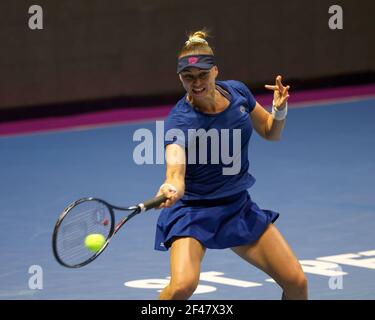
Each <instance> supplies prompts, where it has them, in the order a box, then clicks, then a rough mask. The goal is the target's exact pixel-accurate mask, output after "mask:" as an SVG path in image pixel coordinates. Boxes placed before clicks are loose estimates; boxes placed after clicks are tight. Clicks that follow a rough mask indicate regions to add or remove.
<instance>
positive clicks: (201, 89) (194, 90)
mask: <svg viewBox="0 0 375 320" xmlns="http://www.w3.org/2000/svg"><path fill="white" fill-rule="evenodd" d="M192 91H193V93H194V95H196V96H199V95H201V94H203V92H205V91H206V88H197V89H193V90H192Z"/></svg>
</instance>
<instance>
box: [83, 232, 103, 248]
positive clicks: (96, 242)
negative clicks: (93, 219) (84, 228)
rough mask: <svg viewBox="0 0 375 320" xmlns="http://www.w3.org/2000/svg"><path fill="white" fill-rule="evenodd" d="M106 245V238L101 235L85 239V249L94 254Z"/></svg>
mask: <svg viewBox="0 0 375 320" xmlns="http://www.w3.org/2000/svg"><path fill="white" fill-rule="evenodd" d="M104 244H105V238H104V236H103V235H102V234H100V233H93V234H89V235H88V236H87V237H86V238H85V247H86V248H87V249H89V250H90V251H92V252H97V251H99V250H100V249H101V248H102V247H103V245H104Z"/></svg>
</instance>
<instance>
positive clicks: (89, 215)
mask: <svg viewBox="0 0 375 320" xmlns="http://www.w3.org/2000/svg"><path fill="white" fill-rule="evenodd" d="M166 199H167V198H166V197H165V196H164V195H161V196H158V197H155V198H152V199H150V200H147V201H145V202H143V203H139V204H138V205H135V206H131V207H117V206H113V205H111V204H109V203H108V202H106V201H104V200H101V199H97V198H92V197H90V198H82V199H79V200H77V201H75V202H73V203H71V204H70V205H69V206H68V207H66V208H65V209H64V211H63V212H62V213H61V214H60V216H59V218H58V219H57V222H56V225H55V228H54V230H53V236H52V248H53V254H54V256H55V258H56V260H57V261H58V262H59V263H60V264H61V265H63V266H64V267H68V268H80V267H83V266H85V265H87V264H88V263H90V262H92V261H93V260H95V259H96V258H97V257H98V256H99V255H100V254H101V253H102V252H103V251H104V249H105V248H106V247H107V246H108V244H109V242H110V241H111V239H112V237H113V236H114V235H115V234H116V233H117V231H119V230H120V228H121V227H122V226H123V225H124V224H125V223H126V222H127V221H129V220H130V219H131V218H133V217H134V216H136V215H137V214H139V213H141V212H144V211H147V210H149V209H152V208H156V207H158V206H159V205H160V204H161V203H163V202H164V201H165V200H166ZM115 210H120V211H129V212H130V213H129V214H128V215H127V216H125V217H124V218H122V219H121V220H120V221H119V222H118V223H117V224H116V220H115V214H114V211H115ZM92 234H100V235H102V236H103V237H104V238H105V243H104V244H103V246H101V248H100V249H99V250H98V251H95V252H93V251H90V250H89V249H88V248H87V247H86V246H85V239H86V237H87V236H88V235H92Z"/></svg>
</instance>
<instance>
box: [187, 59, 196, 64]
mask: <svg viewBox="0 0 375 320" xmlns="http://www.w3.org/2000/svg"><path fill="white" fill-rule="evenodd" d="M188 62H189V64H195V63H197V62H198V57H190V58H189V59H188Z"/></svg>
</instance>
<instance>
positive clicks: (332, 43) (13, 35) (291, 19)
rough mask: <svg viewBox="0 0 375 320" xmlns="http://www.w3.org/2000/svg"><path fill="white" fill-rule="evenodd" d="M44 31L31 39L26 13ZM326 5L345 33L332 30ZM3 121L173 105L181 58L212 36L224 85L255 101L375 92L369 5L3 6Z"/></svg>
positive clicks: (346, 0) (65, 2) (82, 2)
mask: <svg viewBox="0 0 375 320" xmlns="http://www.w3.org/2000/svg"><path fill="white" fill-rule="evenodd" d="M34 4H37V5H40V6H41V7H42V8H43V14H44V21H43V22H44V23H43V27H44V29H43V30H30V28H29V27H28V20H29V18H30V16H31V15H30V14H29V13H28V10H29V7H30V6H31V5H34ZM331 5H340V6H341V7H342V9H343V30H331V29H330V28H329V27H328V20H329V18H330V17H331V14H329V13H328V9H329V7H330V6H331ZM0 12H1V17H2V18H1V19H0V121H9V120H16V119H20V118H28V117H41V116H48V115H58V114H67V113H76V112H86V111H92V110H98V109H108V108H119V107H127V106H140V105H142V106H148V105H150V106H151V105H156V104H160V103H174V102H176V100H177V99H178V98H179V97H180V96H181V95H182V94H183V93H184V92H183V88H182V87H181V84H180V83H179V81H178V78H177V76H176V59H177V52H178V51H179V49H180V48H181V46H182V45H183V43H184V42H185V40H186V36H187V34H188V32H189V31H196V30H198V29H201V28H203V27H206V28H208V29H209V30H210V31H211V35H212V38H211V39H210V44H211V46H213V48H214V50H215V53H216V56H217V60H218V66H219V70H220V74H219V78H220V79H237V80H241V81H243V82H245V83H246V84H247V85H248V86H249V87H250V88H251V89H252V90H253V91H254V92H261V91H262V90H263V89H262V88H263V86H264V84H265V83H270V82H272V81H274V77H275V76H276V75H277V74H282V75H283V76H284V78H285V80H286V81H287V82H288V83H289V84H290V85H291V86H292V89H294V90H298V89H309V88H315V87H332V86H339V85H345V84H357V83H369V82H375V80H374V79H375V78H374V73H375V49H374V38H375V37H374V33H375V32H374V30H375V19H374V18H375V13H374V12H375V1H374V0H358V1H353V0H340V1H339V0H337V1H325V0H318V1H300V0H288V1H286V0H284V1H251V0H250V1H249V0H233V1H231V2H230V1H219V0H216V1H210V0H206V1H197V0H190V1H180V0H175V1H166V0H142V1H141V0H133V1H125V0H60V1H56V0H49V1H46V0H35V1H26V0H1V2H0Z"/></svg>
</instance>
